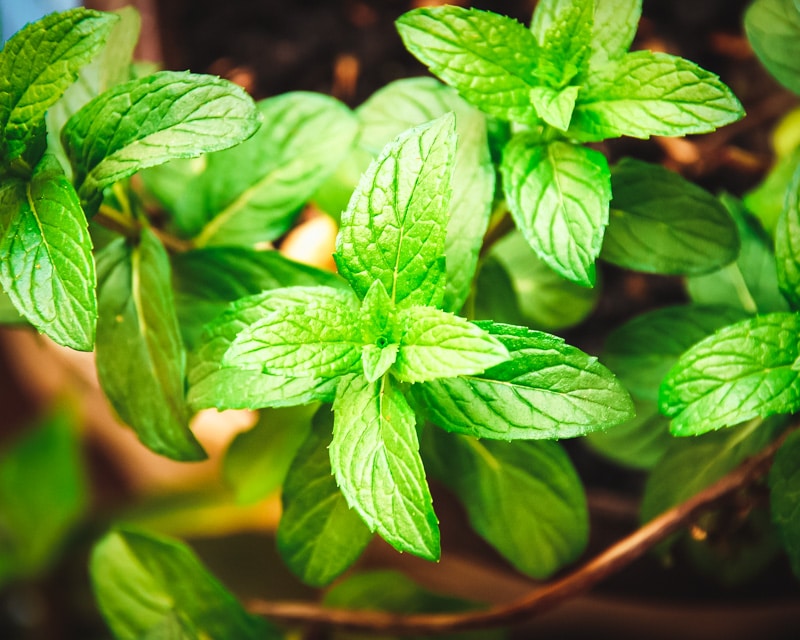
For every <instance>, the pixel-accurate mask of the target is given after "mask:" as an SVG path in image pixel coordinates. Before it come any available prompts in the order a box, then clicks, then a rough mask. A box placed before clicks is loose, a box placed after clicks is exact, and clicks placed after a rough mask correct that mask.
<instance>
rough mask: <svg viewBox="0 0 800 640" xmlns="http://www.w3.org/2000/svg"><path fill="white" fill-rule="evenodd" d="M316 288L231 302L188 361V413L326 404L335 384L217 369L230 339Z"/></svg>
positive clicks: (258, 371)
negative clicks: (207, 409)
mask: <svg viewBox="0 0 800 640" xmlns="http://www.w3.org/2000/svg"><path fill="white" fill-rule="evenodd" d="M317 288H318V287H288V288H285V289H274V290H272V291H266V292H264V293H262V294H259V295H255V296H250V297H247V298H243V299H241V300H237V301H236V302H234V303H232V304H231V305H230V307H229V308H228V309H227V310H226V311H225V312H224V313H223V314H222V315H220V316H219V318H217V320H215V321H214V322H213V323H212V324H210V325H209V326H208V328H207V329H206V330H205V332H204V333H203V335H202V337H201V340H200V343H199V344H200V346H199V347H198V349H197V350H196V351H194V352H192V353H191V354H190V357H189V375H188V381H189V392H188V397H187V400H188V402H189V406H191V407H192V408H193V409H204V408H208V407H215V408H217V409H260V408H261V407H287V406H293V405H297V404H306V403H308V402H313V401H316V400H319V401H332V400H333V395H334V392H335V390H336V385H337V384H338V379H330V378H327V377H316V378H315V377H310V376H303V377H299V378H297V377H290V376H276V375H269V374H266V373H263V371H262V369H261V368H260V367H259V368H256V369H242V368H240V367H227V366H224V365H222V360H223V357H224V355H225V353H226V352H227V351H228V349H229V348H230V346H231V344H232V343H233V341H234V339H235V338H236V336H237V335H239V334H240V333H241V332H242V331H243V330H245V329H246V328H247V327H249V326H251V325H252V324H255V323H256V322H258V321H259V320H260V319H261V318H263V317H265V316H266V315H269V314H270V313H273V312H275V311H278V310H280V309H282V308H284V307H285V306H287V305H294V304H296V303H298V302H302V301H304V300H307V299H308V296H309V295H310V293H313V292H314V291H316V290H317Z"/></svg>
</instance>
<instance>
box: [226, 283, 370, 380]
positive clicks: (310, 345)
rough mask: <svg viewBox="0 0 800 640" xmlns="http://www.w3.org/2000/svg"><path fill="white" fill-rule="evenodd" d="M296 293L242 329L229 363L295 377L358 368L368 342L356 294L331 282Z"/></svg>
mask: <svg viewBox="0 0 800 640" xmlns="http://www.w3.org/2000/svg"><path fill="white" fill-rule="evenodd" d="M294 297H295V301H294V302H293V303H292V304H287V305H285V306H284V307H282V308H280V309H277V310H275V311H273V312H272V313H270V314H269V315H267V316H265V317H263V318H261V319H260V320H258V321H257V322H255V323H254V324H252V325H250V326H249V327H247V328H246V329H245V330H244V331H242V332H241V333H240V334H239V335H238V336H237V337H236V339H235V340H234V341H233V344H231V346H230V348H229V349H228V351H227V353H226V354H225V359H224V360H223V364H225V365H227V366H239V367H243V368H251V369H253V368H255V369H260V370H263V371H264V372H265V373H271V374H274V375H287V376H295V377H303V376H310V377H314V378H316V377H326V378H332V377H335V376H338V375H342V374H345V373H350V372H352V371H353V370H354V367H355V365H356V363H357V362H358V359H359V358H360V356H361V346H362V339H361V330H360V328H359V326H358V300H357V299H356V297H355V296H354V295H353V294H352V292H350V291H342V290H337V289H330V288H328V287H308V288H305V287H304V288H303V289H302V290H301V291H297V292H295V294H294Z"/></svg>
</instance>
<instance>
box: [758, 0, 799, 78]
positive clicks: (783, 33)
mask: <svg viewBox="0 0 800 640" xmlns="http://www.w3.org/2000/svg"><path fill="white" fill-rule="evenodd" d="M744 28H745V32H746V33H747V39H748V40H749V41H750V44H751V45H752V46H753V50H754V51H755V52H756V55H757V56H758V58H759V60H761V62H762V63H763V64H764V66H765V67H766V68H767V70H768V71H769V72H770V73H771V74H772V75H773V76H775V77H776V78H777V79H778V81H779V82H780V83H781V84H782V85H783V86H785V87H787V88H788V89H790V90H792V91H794V92H795V93H797V94H800V7H798V6H797V3H796V2H795V1H794V0H755V2H753V3H752V4H751V5H750V7H749V8H748V9H747V13H745V16H744Z"/></svg>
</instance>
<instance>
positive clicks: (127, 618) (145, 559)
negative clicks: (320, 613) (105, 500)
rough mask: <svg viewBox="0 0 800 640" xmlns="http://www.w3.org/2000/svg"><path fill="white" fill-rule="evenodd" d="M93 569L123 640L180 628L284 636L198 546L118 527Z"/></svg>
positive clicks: (246, 637) (98, 549)
mask: <svg viewBox="0 0 800 640" xmlns="http://www.w3.org/2000/svg"><path fill="white" fill-rule="evenodd" d="M89 569H90V573H91V578H92V586H93V589H94V593H95V598H96V599H97V603H98V604H99V606H100V611H101V613H102V614H103V617H104V618H105V620H106V622H107V623H108V626H109V627H110V628H111V630H112V632H113V633H114V637H116V638H118V639H119V640H135V639H137V638H143V637H150V636H147V634H148V633H151V632H153V631H154V630H156V629H158V630H161V631H163V630H164V629H168V628H170V627H172V628H174V627H176V626H178V627H179V628H180V629H181V633H182V634H185V635H181V636H179V637H181V638H183V637H186V638H191V639H192V640H202V639H204V638H237V639H239V638H241V640H278V638H280V637H281V635H280V634H279V632H278V631H277V629H275V628H274V627H272V626H271V625H270V624H269V623H267V622H266V621H265V620H263V619H261V618H258V617H256V616H253V615H250V614H249V613H247V612H246V611H245V609H244V607H242V605H241V604H240V603H239V602H238V600H236V598H235V597H234V596H233V595H232V594H231V593H230V592H229V591H228V590H227V589H226V588H225V587H224V586H223V585H222V584H221V583H220V582H219V581H218V580H217V579H216V578H215V577H214V576H212V575H211V574H210V573H209V572H208V570H207V569H206V568H205V567H204V566H203V565H202V564H201V563H200V561H199V560H198V559H197V557H196V556H195V555H194V553H193V552H192V550H191V549H189V547H187V546H186V545H185V544H183V543H180V542H177V541H175V540H171V539H169V538H164V537H161V536H155V535H152V534H149V533H148V534H146V533H143V532H139V531H134V530H131V529H123V528H120V529H117V530H115V531H112V532H111V533H108V534H106V535H105V536H104V537H103V538H102V539H101V540H100V542H98V543H97V544H96V545H95V547H94V549H93V551H92V557H91V562H90V566H89ZM170 619H171V620H172V623H171V624H168V623H169V621H170ZM152 637H160V638H163V637H165V636H162V635H155V636H152ZM168 637H170V638H173V637H174V636H168Z"/></svg>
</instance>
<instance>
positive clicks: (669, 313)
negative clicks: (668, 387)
mask: <svg viewBox="0 0 800 640" xmlns="http://www.w3.org/2000/svg"><path fill="white" fill-rule="evenodd" d="M745 317H746V314H745V313H744V312H743V311H741V310H740V309H737V308H736V307H724V306H702V305H683V306H675V307H664V308H662V309H656V310H654V311H650V312H647V313H643V314H641V315H639V316H636V317H635V318H633V319H632V320H630V321H629V322H627V323H625V324H624V325H622V326H621V327H619V328H617V329H615V330H614V331H612V332H611V333H610V334H609V336H608V338H607V339H606V344H605V348H604V350H603V362H605V364H606V366H607V367H608V368H609V369H611V370H612V371H613V372H614V373H615V374H616V375H617V376H619V378H620V380H622V382H623V384H624V385H625V386H626V387H627V389H628V391H630V392H631V393H633V394H635V395H636V396H638V397H640V398H645V399H647V400H652V401H653V402H656V401H658V389H659V386H660V385H661V381H662V380H663V378H664V376H665V375H666V374H667V372H668V371H669V370H670V369H671V368H672V367H673V366H674V365H675V363H676V362H677V361H678V358H680V356H681V355H683V353H684V352H685V351H686V350H687V349H688V348H689V347H691V346H692V345H694V344H696V343H697V342H700V340H702V339H703V338H706V337H707V336H709V335H710V334H712V333H714V331H716V330H717V329H721V328H722V327H724V326H726V325H729V324H733V323H734V322H738V321H739V320H743V319H744V318H745Z"/></svg>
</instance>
